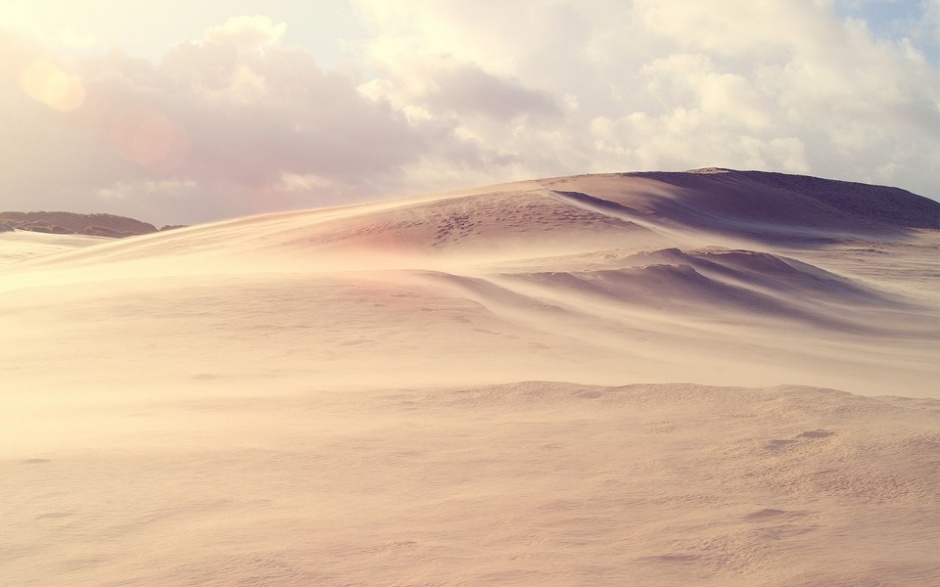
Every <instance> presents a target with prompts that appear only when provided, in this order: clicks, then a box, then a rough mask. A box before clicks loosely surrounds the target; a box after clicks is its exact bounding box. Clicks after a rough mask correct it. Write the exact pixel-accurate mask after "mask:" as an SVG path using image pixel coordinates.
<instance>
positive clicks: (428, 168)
mask: <svg viewBox="0 0 940 587" xmlns="http://www.w3.org/2000/svg"><path fill="white" fill-rule="evenodd" d="M923 6H924V9H923V10H922V11H921V13H920V14H921V16H922V21H923V22H917V23H915V24H916V26H914V25H911V30H912V31H915V29H916V31H918V32H917V35H915V34H914V33H913V32H912V34H911V36H910V37H905V36H897V37H895V38H892V39H887V40H886V39H884V38H883V37H881V36H879V35H876V34H875V33H873V32H872V31H871V30H870V29H869V27H868V25H867V24H866V23H865V21H863V20H859V19H856V18H853V17H844V16H839V14H838V13H837V11H836V10H835V7H834V6H833V5H832V4H831V3H829V2H824V1H817V2H787V3H781V2H753V1H746V0H721V1H720V2H712V3H708V5H707V6H705V5H703V3H700V2H695V1H691V0H690V1H682V0H673V1H671V2H660V1H653V0H635V1H634V2H622V1H619V0H614V1H612V0H586V1H582V2H578V3H575V2H569V1H561V0H554V1H551V2H519V3H505V2H495V1H492V0H480V1H478V2H475V3H474V4H473V5H472V6H470V5H468V4H467V3H465V2H457V1H440V0H439V1H434V0H415V1H414V2H410V3H408V6H407V8H406V7H404V6H403V5H402V4H401V3H398V4H396V3H387V2H381V1H379V0H359V2H358V3H357V5H356V14H357V16H358V18H360V19H361V21H362V23H363V25H364V26H365V27H366V30H368V31H369V33H370V34H369V37H368V38H367V39H366V40H365V41H363V42H360V43H359V44H358V45H357V47H358V49H357V52H355V53H352V54H351V60H350V62H349V63H348V64H346V65H345V66H343V67H340V68H338V69H333V70H327V69H324V68H322V67H321V66H320V65H318V63H317V59H316V56H315V55H312V54H310V53H309V52H307V51H305V50H304V49H302V48H300V47H297V46H290V45H286V44H284V43H283V36H284V33H285V30H286V29H287V27H290V26H291V23H289V22H288V23H283V22H275V21H272V20H271V19H270V18H268V17H266V16H259V15H247V16H237V17H234V18H231V19H229V20H228V21H227V22H224V23H216V24H213V25H210V26H208V27H207V28H206V29H205V32H204V34H203V36H202V38H201V39H195V40H192V41H189V42H184V43H180V44H177V45H174V46H172V47H170V48H169V49H168V50H167V51H166V52H165V54H164V55H163V56H162V58H161V59H159V60H158V61H156V62H153V61H148V60H143V59H138V58H135V57H133V56H129V55H126V54H123V53H122V52H120V51H117V50H113V51H111V52H109V53H107V54H104V55H100V56H98V57H95V58H83V59H78V60H76V59H70V58H69V57H68V56H67V55H63V54H61V53H55V52H53V51H51V50H50V49H48V48H46V47H44V46H42V45H40V44H38V43H37V42H36V41H34V40H32V39H30V38H27V37H24V36H22V35H18V34H17V33H15V32H11V31H5V32H4V31H0V56H2V57H0V105H2V108H0V124H2V127H3V128H4V129H6V134H7V139H8V140H5V141H3V142H2V143H0V157H2V160H3V162H4V165H3V166H2V167H0V206H2V207H3V208H4V209H29V210H35V209H66V210H73V211H77V212H97V211H107V212H113V213H119V214H121V213H123V214H128V215H132V216H137V217H140V218H142V219H144V220H150V221H154V222H158V223H160V222H165V223H190V222H199V221H205V220H211V219H215V218H221V217H228V216H237V215H244V214H251V213H259V212H265V211H273V210H281V209H290V208H300V207H313V206H319V205H331V204H338V203H343V202H347V201H355V200H361V199H365V198H376V197H384V196H391V195H401V194H407V193H418V192H427V191H438V190H444V189H455V188H461V187H470V186H472V185H478V184H485V183H494V182H498V181H504V180H512V179H523V178H526V177H541V176H550V175H565V174H574V173H588V172H603V171H631V170H643V169H670V170H675V169H688V168H692V167H702V166H709V165H716V166H722V167H734V168H748V169H768V170H776V171H784V172H794V173H806V174H812V175H820V176H825V177H835V178H840V179H848V180H854V181H865V182H872V183H883V184H890V185H898V186H900V187H904V188H907V189H910V190H912V191H915V192H917V193H921V194H923V195H927V196H932V197H935V198H936V197H940V185H938V184H940V179H938V178H940V173H938V171H940V170H938V169H937V162H938V161H940V98H938V96H940V71H938V68H937V66H936V64H933V63H931V61H930V60H929V59H928V58H927V57H925V51H926V49H925V48H924V47H926V45H925V44H924V43H935V42H936V39H933V37H931V36H930V35H927V36H925V35H924V34H923V32H922V31H924V30H927V29H929V28H930V26H931V25H930V19H931V18H933V17H932V16H931V15H932V14H933V12H931V11H934V12H935V7H933V5H932V3H925V4H924V5H923ZM935 28H936V27H934V29H935ZM925 38H926V39H927V40H926V41H925V40H924V39H925Z"/></svg>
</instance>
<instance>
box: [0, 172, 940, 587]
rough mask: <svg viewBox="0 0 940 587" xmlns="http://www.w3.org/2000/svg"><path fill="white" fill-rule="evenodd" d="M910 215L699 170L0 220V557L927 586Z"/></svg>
mask: <svg viewBox="0 0 940 587" xmlns="http://www.w3.org/2000/svg"><path fill="white" fill-rule="evenodd" d="M938 222H940V204H938V203H937V202H933V201H931V200H927V199H926V198H921V197H920V196H916V195H914V194H910V193H908V192H904V191H903V190H896V189H894V188H883V187H879V186H865V185H862V184H852V183H848V182H835V181H832V180H823V179H818V178H806V177H800V176H787V175H783V174H773V173H764V172H750V171H748V172H742V171H734V170H726V169H702V170H693V171H690V172H685V173H666V172H657V173H652V172H643V173H628V174H603V175H588V176H575V177H563V178H548V179H543V180H531V181H526V182H516V183H513V184H505V185H501V186H487V187H484V188H479V189H475V190H465V191H462V192H455V193H451V194H437V195H426V196H420V197H415V198H408V199H403V200H396V201H385V202H371V203H367V204H361V205H355V206H346V207H340V208H330V209H323V210H312V211H298V212H284V213H277V214H270V215H264V216H257V217H249V218H240V219H233V220H227V221H221V222H217V223H212V224H206V225H200V226H193V227H187V228H180V229H178V230H174V231H169V232H160V233H153V234H148V235H143V236H137V237H132V238H128V239H123V240H120V241H113V240H108V239H100V238H97V239H96V238H94V237H79V236H59V235H48V234H32V233H30V234H27V233H22V232H19V231H16V232H6V233H3V234H2V235H0V260H2V261H3V263H4V264H3V265H0V319H2V321H3V322H2V323H3V324H4V325H5V328H4V329H2V330H0V365H2V369H3V372H2V375H3V378H2V381H3V387H2V389H0V468H2V469H3V473H2V474H3V478H4V479H5V482H6V485H5V499H4V500H2V501H0V512H2V514H0V515H3V517H4V519H5V520H8V521H9V522H8V529H9V530H10V531H9V532H7V533H4V535H3V536H0V552H4V553H6V554H5V555H4V556H3V557H2V558H0V577H2V578H4V579H5V580H6V582H7V583H9V584H24V585H25V584H69V585H75V586H91V585H95V586H100V585H115V586H116V585H141V586H143V585H164V584H174V585H193V586H195V585H233V584H259V585H278V586H289V587H295V586H299V585H311V584H316V585H326V586H329V585H337V586H339V585H379V584H383V585H384V584H401V585H468V584H472V585H486V584H492V585H533V584H539V585H599V584H609V585H629V584H647V585H671V584H698V585H768V586H770V585H805V586H810V585H818V586H822V585H838V584H843V585H898V586H901V585H904V586H909V585H925V586H926V585H931V584H934V583H936V582H937V581H938V580H940V560H938V559H937V557H936V545H937V544H938V543H940V528H938V526H937V524H936V520H937V519H938V516H940V506H938V503H940V500H938V492H937V487H938V486H940V460H938V454H940V451H938V448H940V429H938V426H937V418H938V416H940V366H938V364H937V361H936V357H937V356H938V355H940V315H938V310H937V309H938V307H940V288H937V287H936V286H937V279H938V278H940V263H938V259H940V255H938V253H940V230H938V229H940V227H938V225H937V224H938ZM63 239H65V240H63ZM69 239H72V240H69ZM82 239H84V240H82ZM30 247H32V249H30ZM69 249H71V250H69Z"/></svg>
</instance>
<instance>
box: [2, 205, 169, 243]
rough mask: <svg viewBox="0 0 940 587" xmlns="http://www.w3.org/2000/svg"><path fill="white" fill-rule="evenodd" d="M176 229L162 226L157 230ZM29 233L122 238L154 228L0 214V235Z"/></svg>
mask: <svg viewBox="0 0 940 587" xmlns="http://www.w3.org/2000/svg"><path fill="white" fill-rule="evenodd" d="M171 228H178V227H177V226H165V227H163V228H162V229H160V230H169V229H171ZM11 229H15V230H29V231H32V232H45V233H50V234H85V235H90V236H104V237H109V238H124V237H128V236H137V235H140V234H150V233H152V232H157V227H155V226H154V225H152V224H149V223H147V222H141V221H140V220H135V219H133V218H127V217H124V216H116V215H114V214H76V213H75V212H12V211H11V212H0V231H4V230H11Z"/></svg>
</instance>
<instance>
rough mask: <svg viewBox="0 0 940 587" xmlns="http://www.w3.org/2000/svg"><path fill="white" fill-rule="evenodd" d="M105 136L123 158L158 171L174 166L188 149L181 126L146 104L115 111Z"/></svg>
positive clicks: (178, 163)
mask: <svg viewBox="0 0 940 587" xmlns="http://www.w3.org/2000/svg"><path fill="white" fill-rule="evenodd" d="M108 138H109V140H110V143H111V146H112V148H113V149H114V151H115V152H116V153H117V154H118V155H120V156H121V157H123V158H124V159H127V160H129V161H133V162H134V163H137V164H138V165H140V166H142V167H147V168H149V169H154V170H159V171H171V170H175V169H178V168H179V167H180V166H181V165H182V164H183V163H184V161H185V159H186V156H187V155H188V154H189V150H190V144H189V140H188V138H187V137H186V132H185V131H184V130H183V128H182V127H181V126H180V125H178V124H176V123H175V122H173V121H172V120H170V119H169V118H168V117H167V116H166V115H164V114H163V113H162V112H160V111H159V110H156V109H154V108H148V107H135V108H128V109H125V110H122V111H121V112H119V113H118V114H117V116H115V118H114V119H113V120H112V122H111V126H110V131H109V137H108Z"/></svg>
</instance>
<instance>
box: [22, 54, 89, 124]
mask: <svg viewBox="0 0 940 587" xmlns="http://www.w3.org/2000/svg"><path fill="white" fill-rule="evenodd" d="M20 87H21V88H22V89H23V91H24V92H26V95H27V96H29V97H30V98H32V99H34V100H36V101H38V102H41V103H43V104H45V105H46V106H49V107H50V108H54V109H56V110H60V111H62V112H69V111H71V110H75V109H76V108H78V107H79V106H81V105H82V102H84V101H85V89H84V88H83V87H82V82H81V80H80V79H78V78H77V77H76V76H74V75H71V74H69V73H68V72H66V71H65V70H63V69H62V68H61V67H59V66H58V65H56V64H55V63H52V62H50V61H46V60H45V59H35V60H33V61H31V62H30V63H29V64H27V65H26V67H24V68H23V72H22V74H21V75H20Z"/></svg>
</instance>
